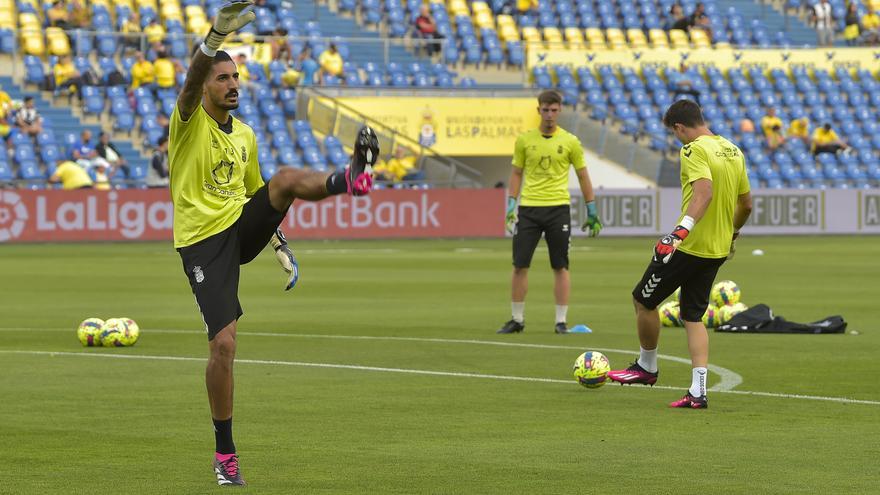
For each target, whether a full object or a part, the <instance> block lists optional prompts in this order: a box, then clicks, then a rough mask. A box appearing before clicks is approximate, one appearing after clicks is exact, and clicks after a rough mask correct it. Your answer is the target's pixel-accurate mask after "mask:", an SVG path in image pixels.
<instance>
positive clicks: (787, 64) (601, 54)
mask: <svg viewBox="0 0 880 495" xmlns="http://www.w3.org/2000/svg"><path fill="white" fill-rule="evenodd" d="M526 51H527V54H526V58H527V64H528V68H529V70H531V69H533V68H534V67H536V66H542V65H568V66H570V67H580V66H592V65H617V66H625V67H632V68H634V69H638V68H641V67H673V68H676V69H677V68H678V67H679V66H680V65H681V64H686V65H688V66H709V65H711V66H715V67H718V68H719V69H722V70H724V69H731V68H734V67H760V68H763V69H768V70H769V69H773V68H777V67H783V68H791V67H805V68H815V69H826V70H834V69H836V68H838V67H848V68H851V69H869V70H874V69H875V68H876V67H877V65H878V64H880V48H876V47H875V48H862V47H854V48H817V49H803V48H798V49H751V50H737V49H733V48H696V49H690V48H688V49H668V50H632V49H624V50H602V51H596V50H587V49H574V50H572V49H564V48H563V47H562V46H559V47H554V48H553V49H549V47H548V46H545V45H544V44H542V43H529V44H528V46H527V49H526Z"/></svg>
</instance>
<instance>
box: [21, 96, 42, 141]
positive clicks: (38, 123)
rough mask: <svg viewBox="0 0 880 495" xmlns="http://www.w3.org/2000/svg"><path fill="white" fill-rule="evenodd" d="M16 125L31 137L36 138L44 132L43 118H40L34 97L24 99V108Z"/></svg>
mask: <svg viewBox="0 0 880 495" xmlns="http://www.w3.org/2000/svg"><path fill="white" fill-rule="evenodd" d="M15 123H16V124H17V125H18V127H19V128H20V129H21V132H24V133H25V134H28V135H30V136H36V135H37V134H39V133H41V132H43V117H40V114H39V112H37V108H36V107H35V106H34V97H33V96H25V97H24V106H23V107H22V108H21V110H19V111H18V114H17V115H16V118H15Z"/></svg>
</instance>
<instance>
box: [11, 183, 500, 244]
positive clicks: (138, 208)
mask: <svg viewBox="0 0 880 495" xmlns="http://www.w3.org/2000/svg"><path fill="white" fill-rule="evenodd" d="M504 208H505V191H504V190H503V189H428V190H422V189H406V190H397V189H389V190H378V191H374V192H373V193H372V194H370V195H369V196H364V197H359V198H352V197H349V196H335V197H332V198H327V199H325V200H324V201H320V202H306V201H302V202H299V201H297V202H296V203H295V204H294V206H293V207H292V208H291V211H290V213H289V214H288V215H287V217H286V218H285V219H284V223H283V224H282V227H283V228H284V230H285V231H286V232H287V233H288V234H289V236H290V237H291V238H292V239H346V238H348V239H353V238H394V237H405V238H424V237H501V236H503V235H504ZM173 214H174V209H173V207H172V205H171V198H170V195H169V192H168V190H167V189H149V190H124V191H93V190H89V191H83V190H79V191H58V190H49V191H31V190H0V243H12V242H83V241H168V242H170V241H171V239H172V238H173V231H172V228H173Z"/></svg>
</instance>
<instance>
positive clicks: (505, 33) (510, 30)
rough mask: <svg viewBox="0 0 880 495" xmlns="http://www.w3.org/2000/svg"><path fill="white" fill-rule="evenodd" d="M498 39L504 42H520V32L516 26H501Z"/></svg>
mask: <svg viewBox="0 0 880 495" xmlns="http://www.w3.org/2000/svg"><path fill="white" fill-rule="evenodd" d="M498 38H499V39H500V40H501V41H503V42H505V43H506V42H508V41H519V30H518V29H516V26H499V27H498Z"/></svg>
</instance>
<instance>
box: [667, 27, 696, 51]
mask: <svg viewBox="0 0 880 495" xmlns="http://www.w3.org/2000/svg"><path fill="white" fill-rule="evenodd" d="M669 41H670V43H671V44H672V47H673V48H690V46H691V44H690V41H689V40H688V35H687V33H686V32H684V31H682V30H681V29H670V30H669Z"/></svg>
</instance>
